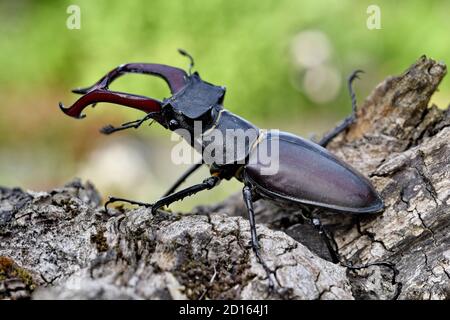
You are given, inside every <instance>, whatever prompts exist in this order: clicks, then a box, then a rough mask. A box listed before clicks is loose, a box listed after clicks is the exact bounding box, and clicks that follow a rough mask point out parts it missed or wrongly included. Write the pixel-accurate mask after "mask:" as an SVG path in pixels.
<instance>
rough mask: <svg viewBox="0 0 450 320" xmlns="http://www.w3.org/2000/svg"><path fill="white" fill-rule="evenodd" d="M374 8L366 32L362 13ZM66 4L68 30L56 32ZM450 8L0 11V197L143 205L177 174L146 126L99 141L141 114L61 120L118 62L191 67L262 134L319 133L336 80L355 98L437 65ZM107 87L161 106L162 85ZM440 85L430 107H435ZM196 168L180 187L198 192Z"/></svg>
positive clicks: (334, 4) (287, 5) (163, 140)
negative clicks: (73, 183)
mask: <svg viewBox="0 0 450 320" xmlns="http://www.w3.org/2000/svg"><path fill="white" fill-rule="evenodd" d="M371 4H376V5H378V6H379V7H380V9H381V29H379V30H369V29H368V28H367V26H366V21H367V19H368V18H369V16H370V14H368V13H367V8H368V6H369V5H371ZM69 5H77V6H79V8H80V12H81V16H80V18H81V20H80V22H81V24H80V26H81V28H80V29H69V28H67V26H66V21H67V19H68V18H69V16H70V14H68V13H67V8H68V6H69ZM449 12H450V1H419V0H415V1H414V0H412V1H375V2H374V1H373V0H371V1H342V0H339V1H337V0H334V1H317V0H314V1H313V0H311V1H293V0H291V1H279V0H278V1H275V0H273V1H261V0H247V1H235V0H208V1H199V0H191V1H168V0H151V1H145V0H136V1H115V2H112V1H106V0H100V1H87V0H84V1H75V0H74V1H59V2H58V1H31V0H29V1H25V0H15V1H4V0H3V1H0V27H1V32H0V65H1V68H2V70H1V72H0V97H1V105H0V107H1V111H0V185H4V186H21V187H23V188H25V189H34V190H42V189H50V188H54V187H58V186H61V185H62V184H64V183H65V182H67V181H68V180H70V179H72V178H73V177H81V178H82V179H83V180H86V179H89V180H91V181H92V182H93V183H94V184H95V185H96V186H97V187H98V189H99V190H100V191H101V193H102V194H103V195H104V196H106V195H108V194H114V195H116V196H125V197H128V198H134V199H140V200H144V201H153V200H154V199H156V198H157V197H159V196H160V195H161V194H162V192H163V191H164V190H165V189H166V188H167V187H168V186H169V185H170V184H171V182H173V181H174V180H175V179H176V177H177V175H179V174H180V173H181V172H182V171H183V169H184V168H185V167H183V166H176V165H174V164H172V163H171V161H170V151H171V147H172V146H173V145H174V144H175V142H173V141H170V132H167V131H163V130H162V129H161V128H158V127H157V126H156V125H155V126H152V127H151V128H146V127H143V128H141V129H140V130H128V131H124V132H121V133H116V134H114V135H111V136H103V135H101V134H100V133H99V132H98V129H99V128H100V127H102V126H103V125H105V124H108V123H112V124H116V125H117V124H120V123H122V122H125V121H129V120H134V119H136V118H138V117H141V115H142V114H141V113H139V112H136V111H132V110H128V109H126V108H119V107H115V106H112V105H106V104H101V105H99V106H98V107H97V108H96V109H95V111H94V110H92V109H87V110H86V114H87V117H86V118H85V119H84V120H82V121H77V120H73V119H71V118H69V117H67V116H65V115H63V114H62V113H61V112H60V111H59V109H58V106H57V104H58V102H59V101H62V102H64V103H65V104H66V105H70V104H71V103H72V102H73V101H75V99H76V98H77V96H75V95H73V94H71V93H70V89H72V88H75V87H81V86H87V85H91V84H92V83H94V82H95V81H97V80H98V79H99V78H100V77H101V76H103V75H104V74H105V73H106V72H107V71H109V70H110V69H112V68H113V67H115V66H117V65H119V64H122V63H125V62H155V63H164V64H169V65H174V66H179V67H183V68H187V66H188V61H187V60H186V59H185V58H184V57H182V56H180V55H179V54H178V53H177V50H176V49H177V48H184V49H186V50H187V51H188V52H190V53H191V54H192V55H193V56H194V57H195V60H196V67H195V69H196V70H197V71H199V72H200V74H201V76H202V77H203V78H204V79H205V80H207V81H209V82H212V83H215V84H218V85H225V86H226V87H227V89H228V91H227V95H226V98H225V106H226V107H227V108H228V109H230V110H231V111H233V112H235V113H238V114H239V115H242V116H244V117H245V118H247V119H249V120H250V121H252V122H254V123H255V124H257V125H258V126H260V127H262V128H279V129H283V130H287V131H291V132H293V133H296V134H300V135H303V136H307V137H308V136H310V135H311V134H317V135H320V134H322V133H323V132H324V131H325V130H327V129H328V128H330V127H332V126H333V124H335V123H336V122H337V121H338V120H339V119H341V118H342V117H344V116H345V115H347V114H348V112H349V110H350V106H349V98H348V95H347V92H346V86H345V79H346V77H347V75H348V74H349V73H350V72H351V71H352V70H354V69H363V70H365V72H366V73H365V74H364V75H363V76H362V79H361V80H359V81H358V82H357V85H356V90H357V96H358V97H359V99H360V100H361V99H363V98H364V97H365V96H367V94H368V93H369V92H370V90H371V88H373V87H374V86H375V85H376V84H377V83H378V82H380V81H381V80H382V79H384V78H385V77H386V76H387V75H390V74H398V73H400V72H402V71H403V70H404V69H405V68H407V67H408V66H409V65H410V64H411V63H413V62H414V61H415V60H416V59H417V58H418V57H419V56H421V55H422V54H426V55H428V56H431V57H432V58H434V59H437V60H442V61H444V62H447V63H449V62H450V42H449V41H448V32H449V30H450V19H449V18H448V17H449ZM112 89H115V90H120V91H127V92H131V93H138V94H144V95H149V96H152V97H156V98H163V97H167V96H169V91H168V88H167V87H166V86H165V84H164V82H162V81H161V80H159V79H157V78H151V77H146V76H142V75H129V76H124V77H122V78H120V79H119V80H118V81H117V82H116V83H114V85H113V86H112ZM449 101H450V81H449V79H445V80H444V81H443V83H442V84H441V86H440V91H439V92H438V93H436V94H435V96H434V97H433V102H434V103H436V104H438V105H439V106H442V107H444V106H446V105H447V104H448V102H449ZM206 176H207V170H204V171H202V172H200V173H198V174H196V175H195V176H194V177H192V179H190V180H189V182H188V183H194V182H197V181H201V180H202V179H203V178H204V177H206ZM239 188H240V187H239V184H238V183H233V182H232V183H229V182H225V183H223V184H222V186H221V187H220V189H219V190H217V191H212V192H205V193H204V194H202V195H200V196H199V197H196V198H195V199H189V200H188V201H187V202H184V203H183V204H177V206H175V208H182V209H187V208H189V207H190V206H192V205H194V204H196V203H211V202H215V201H218V200H219V199H222V198H224V197H226V196H227V195H228V194H230V193H232V192H234V191H237V190H239Z"/></svg>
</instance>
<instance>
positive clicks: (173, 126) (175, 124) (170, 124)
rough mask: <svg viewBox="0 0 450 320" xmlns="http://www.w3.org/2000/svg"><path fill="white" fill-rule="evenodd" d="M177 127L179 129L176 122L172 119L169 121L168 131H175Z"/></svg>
mask: <svg viewBox="0 0 450 320" xmlns="http://www.w3.org/2000/svg"><path fill="white" fill-rule="evenodd" d="M178 127H179V123H178V121H177V120H175V119H172V120H170V121H169V129H170V130H175V129H177V128H178Z"/></svg>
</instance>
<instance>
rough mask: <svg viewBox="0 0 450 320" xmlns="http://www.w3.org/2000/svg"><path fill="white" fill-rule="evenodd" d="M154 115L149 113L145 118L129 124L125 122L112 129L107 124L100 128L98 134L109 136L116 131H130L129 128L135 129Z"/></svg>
mask: <svg viewBox="0 0 450 320" xmlns="http://www.w3.org/2000/svg"><path fill="white" fill-rule="evenodd" d="M154 115H155V113H154V112H150V113H148V114H147V115H146V116H145V117H143V118H142V119H138V120H134V121H130V122H125V123H123V124H122V125H121V126H120V127H113V126H112V125H110V124H108V125H106V126H104V127H103V128H101V129H100V132H101V133H103V134H111V133H114V132H117V131H122V130H126V129H130V128H134V129H137V128H139V127H140V126H141V125H142V124H143V123H144V122H145V121H147V120H149V119H152V118H153V116H154Z"/></svg>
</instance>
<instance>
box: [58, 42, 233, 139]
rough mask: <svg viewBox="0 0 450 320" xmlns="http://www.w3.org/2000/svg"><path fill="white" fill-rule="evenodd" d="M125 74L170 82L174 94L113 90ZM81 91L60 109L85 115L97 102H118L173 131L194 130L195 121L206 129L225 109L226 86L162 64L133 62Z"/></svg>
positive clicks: (74, 114) (72, 115)
mask: <svg viewBox="0 0 450 320" xmlns="http://www.w3.org/2000/svg"><path fill="white" fill-rule="evenodd" d="M179 51H180V53H181V54H183V55H185V56H187V57H189V59H190V60H191V66H190V69H192V67H193V65H194V62H193V59H192V57H191V56H190V55H189V54H187V53H186V52H185V51H183V50H179ZM125 73H144V74H150V75H155V76H158V77H160V78H162V79H163V80H165V81H166V82H167V84H168V85H169V87H170V91H171V93H172V96H171V97H170V98H167V99H164V100H163V101H159V100H156V99H153V98H149V97H144V96H139V95H133V94H128V93H123V92H115V91H110V90H109V89H108V87H109V85H110V83H111V82H112V81H114V80H115V79H117V78H118V77H120V76H122V75H123V74H125ZM73 92H74V93H78V94H82V97H81V98H80V99H78V100H77V101H76V102H75V103H74V104H73V105H72V106H70V107H68V108H65V107H64V106H63V105H62V103H60V108H61V110H62V111H63V112H64V113H65V114H67V115H69V116H71V117H74V118H78V119H80V118H84V114H82V111H83V110H84V109H85V108H86V107H87V106H89V105H95V104H96V103H98V102H108V103H113V104H119V105H123V106H126V107H130V108H133V109H138V110H141V111H143V112H145V113H147V114H148V115H149V116H150V117H149V118H153V119H154V120H156V121H157V122H158V123H160V124H161V125H162V126H164V127H166V128H168V129H170V130H172V131H174V130H177V129H186V130H188V131H189V132H190V133H191V134H192V133H193V132H194V126H195V123H196V122H197V123H199V122H200V123H201V124H202V128H203V131H204V130H207V129H208V128H209V127H211V126H212V124H213V121H214V119H215V116H216V115H217V114H218V112H219V111H220V109H222V102H223V98H224V95H225V88H224V87H219V86H215V85H212V84H210V83H208V82H205V81H203V80H202V79H201V78H200V76H199V74H198V73H197V72H194V73H191V72H190V70H189V74H187V73H186V72H185V71H184V70H182V69H179V68H175V67H170V66H166V65H161V64H148V63H132V64H124V65H121V66H119V67H118V68H115V69H113V70H112V71H110V72H109V73H108V74H107V75H105V76H104V77H103V78H101V79H100V80H99V81H98V82H97V83H95V84H94V85H93V86H91V87H88V88H84V89H76V90H73Z"/></svg>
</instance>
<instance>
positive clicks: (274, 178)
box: [60, 50, 383, 286]
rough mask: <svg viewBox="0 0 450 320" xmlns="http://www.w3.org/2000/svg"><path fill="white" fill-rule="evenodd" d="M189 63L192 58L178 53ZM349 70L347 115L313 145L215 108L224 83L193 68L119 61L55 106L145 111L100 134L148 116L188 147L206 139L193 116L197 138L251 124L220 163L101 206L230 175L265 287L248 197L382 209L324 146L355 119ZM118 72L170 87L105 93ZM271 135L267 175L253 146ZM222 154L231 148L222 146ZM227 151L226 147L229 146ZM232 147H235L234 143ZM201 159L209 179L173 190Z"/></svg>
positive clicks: (207, 185) (362, 181)
mask: <svg viewBox="0 0 450 320" xmlns="http://www.w3.org/2000/svg"><path fill="white" fill-rule="evenodd" d="M180 53H181V54H183V55H185V56H187V57H188V58H189V59H190V61H191V67H190V69H192V67H193V64H194V62H193V59H192V57H191V56H190V55H189V54H187V53H186V52H185V51H183V50H180ZM358 72H360V71H356V72H354V73H353V74H352V75H351V76H350V78H349V80H348V88H349V91H350V95H351V99H352V114H351V115H350V116H349V117H347V118H346V119H344V121H343V122H342V123H341V124H340V125H339V126H337V127H336V128H335V129H333V130H332V131H330V132H329V133H328V134H326V135H325V136H324V138H322V140H321V141H319V142H318V143H314V142H311V141H308V140H305V139H302V138H300V137H298V136H295V135H293V134H290V133H286V132H277V133H276V134H275V131H271V130H268V131H263V130H259V129H258V128H257V127H256V126H254V125H253V124H251V123H250V122H248V121H247V120H245V119H242V118H241V117H239V116H237V115H235V114H233V113H231V112H229V111H228V110H226V109H224V107H223V100H224V95H225V88H224V87H221V86H215V85H213V84H210V83H208V82H206V81H203V80H202V79H201V78H200V76H199V74H198V73H197V72H195V73H191V71H189V73H186V72H185V71H184V70H182V69H179V68H175V67H171V66H167V65H161V64H150V63H129V64H124V65H121V66H119V67H117V68H115V69H113V70H112V71H110V72H109V73H108V74H106V75H105V76H104V77H103V78H101V79H100V80H99V81H98V82H97V83H96V84H94V85H93V86H91V87H88V88H84V89H76V90H73V92H74V93H78V94H82V97H81V98H80V99H79V100H78V101H76V102H75V103H74V104H73V105H72V106H71V107H69V108H65V107H64V106H63V105H62V104H61V103H60V108H61V110H62V111H63V112H64V113H65V114H67V115H69V116H71V117H74V118H83V117H84V115H83V114H82V111H83V109H84V108H85V107H87V106H88V105H91V104H95V103H98V102H109V103H114V104H119V105H123V106H127V107H131V108H134V109H138V110H141V111H143V112H145V113H146V115H145V116H144V117H143V118H142V119H139V120H136V121H132V122H128V123H124V124H123V125H121V126H120V127H113V126H110V125H109V126H106V127H104V128H103V129H102V130H101V132H102V133H105V134H110V133H113V132H116V131H120V130H124V129H128V128H138V127H139V126H140V125H141V124H142V123H144V122H145V121H147V120H150V119H153V120H154V121H156V122H158V123H159V124H160V125H162V126H163V127H165V128H167V129H169V130H172V131H173V130H176V129H180V128H181V129H185V130H187V131H188V132H189V133H191V137H193V138H191V139H189V140H190V141H188V142H189V143H190V144H191V145H192V146H193V147H195V148H200V149H204V148H206V147H208V144H210V143H215V142H211V141H207V142H205V141H203V142H200V144H199V143H198V139H196V137H194V122H195V121H201V124H202V128H203V129H202V130H203V132H201V133H200V135H204V134H206V133H207V132H209V131H210V130H211V129H212V128H214V129H217V130H221V131H225V130H228V129H235V130H236V129H243V130H247V129H252V130H255V132H257V135H256V137H255V138H254V140H253V141H248V143H247V144H245V145H244V146H243V147H242V148H241V149H240V150H234V149H233V150H232V152H231V154H232V157H231V160H230V159H229V161H226V162H222V163H216V162H211V161H207V160H206V159H203V161H201V162H199V163H196V164H194V165H193V166H192V167H191V168H190V169H189V170H188V171H187V172H186V173H185V174H183V175H182V176H181V177H180V178H179V179H178V180H177V181H176V182H175V184H174V185H173V186H172V187H171V188H170V189H169V190H168V191H167V193H166V194H165V195H164V196H163V197H162V198H161V199H159V200H158V201H156V202H155V203H153V204H149V203H143V202H139V201H131V200H127V199H123V198H115V197H110V199H109V200H108V201H107V202H106V203H105V209H107V205H108V204H110V203H112V202H116V201H123V202H128V203H131V204H136V205H142V206H149V207H151V208H152V213H155V212H156V210H158V209H159V208H161V207H163V206H167V205H170V204H171V203H173V202H175V201H178V200H181V199H183V198H185V197H187V196H192V195H194V194H196V193H198V192H200V191H202V190H209V189H212V188H214V187H215V186H217V185H218V184H219V182H220V181H221V180H223V179H226V180H228V179H231V178H236V179H238V180H239V181H241V182H242V183H243V184H244V187H243V190H242V194H243V198H244V202H245V204H246V207H247V210H248V218H249V222H250V228H251V245H252V248H253V251H254V252H255V255H256V256H257V258H258V260H259V262H260V263H261V265H262V266H263V267H264V269H265V270H266V272H267V274H268V279H269V284H270V285H271V286H273V280H272V277H271V276H273V274H272V271H271V270H270V269H269V267H268V266H267V265H266V263H265V262H264V260H263V259H262V258H261V255H260V250H259V249H260V246H259V243H258V237H257V233H256V224H255V214H254V210H253V202H254V201H255V200H257V199H260V198H266V199H271V200H274V201H277V202H282V203H285V204H289V205H298V206H306V207H318V208H324V209H327V210H330V211H335V212H342V213H351V214H369V213H376V212H380V211H382V210H383V201H382V199H381V197H380V195H379V194H378V193H377V192H376V190H375V189H374V187H373V186H372V185H371V183H370V181H369V180H368V179H366V178H365V177H364V176H362V175H361V174H360V173H358V172H357V171H356V170H355V169H353V168H352V167H351V166H350V165H348V164H346V163H345V162H343V161H341V160H339V159H337V158H336V157H335V156H333V155H332V154H331V153H330V152H329V151H328V150H327V149H325V147H326V145H327V144H328V143H329V142H330V141H331V140H332V139H333V138H334V137H335V136H336V135H338V134H339V133H340V132H342V131H343V130H345V129H346V128H347V127H348V126H349V125H350V124H352V123H353V121H354V120H355V117H356V113H355V112H356V99H355V95H354V93H353V90H352V81H353V80H354V79H355V78H356V77H357V75H358ZM125 73H143V74H149V75H154V76H157V77H160V78H162V79H163V80H165V81H166V82H167V84H168V85H169V87H170V91H171V93H172V96H171V97H170V98H168V99H164V100H163V101H159V100H156V99H152V98H148V97H144V96H139V95H133V94H128V93H122V92H115V91H110V90H109V89H108V87H109V85H110V83H111V82H112V81H114V80H115V79H117V78H118V77H120V76H122V75H124V74H125ZM271 139H278V147H279V159H278V161H279V170H278V171H277V172H276V173H275V174H273V175H262V174H260V172H261V168H262V167H263V166H264V164H263V163H261V161H259V159H258V158H257V155H258V148H259V146H260V145H261V143H262V142H264V141H265V142H267V141H270V140H271ZM218 147H221V148H223V150H224V152H225V153H228V154H229V153H230V152H229V151H230V150H228V149H229V148H231V147H230V146H229V145H228V143H227V142H224V143H223V146H218ZM233 148H234V146H233ZM238 149H239V148H238ZM203 164H205V165H207V166H208V167H209V168H210V172H211V176H210V177H208V178H206V179H205V180H204V181H203V182H201V183H199V184H196V185H194V186H191V187H189V188H186V189H183V190H181V191H178V192H175V191H176V189H177V188H178V187H179V186H180V185H181V183H183V181H184V180H185V179H186V178H187V177H188V176H189V175H191V174H192V173H193V172H195V171H196V170H197V169H198V168H200V167H201V166H202V165H203Z"/></svg>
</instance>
